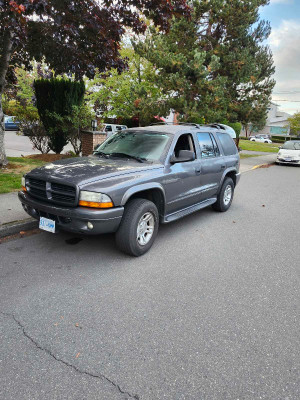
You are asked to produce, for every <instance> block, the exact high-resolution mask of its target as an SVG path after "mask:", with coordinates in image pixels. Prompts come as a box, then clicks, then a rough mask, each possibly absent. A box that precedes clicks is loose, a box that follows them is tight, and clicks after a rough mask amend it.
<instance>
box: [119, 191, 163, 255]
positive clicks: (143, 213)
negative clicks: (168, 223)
mask: <svg viewBox="0 0 300 400" xmlns="http://www.w3.org/2000/svg"><path fill="white" fill-rule="evenodd" d="M158 225H159V217H158V211H157V208H156V205H155V204H154V203H152V202H151V201H149V200H145V199H133V200H131V201H129V203H128V204H126V206H125V211H124V215H123V218H122V221H121V224H120V227H119V229H118V231H117V233H116V242H117V246H118V248H119V249H120V250H121V251H123V252H124V253H127V254H129V255H131V256H135V257H138V256H141V255H143V254H145V253H146V252H147V251H148V250H149V249H150V248H151V246H152V245H153V243H154V240H155V238H156V235H157V231H158Z"/></svg>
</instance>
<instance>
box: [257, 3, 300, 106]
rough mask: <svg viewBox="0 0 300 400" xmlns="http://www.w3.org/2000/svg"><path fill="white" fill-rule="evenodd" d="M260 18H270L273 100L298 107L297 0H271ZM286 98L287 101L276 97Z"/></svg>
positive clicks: (299, 13) (299, 46)
mask: <svg viewBox="0 0 300 400" xmlns="http://www.w3.org/2000/svg"><path fill="white" fill-rule="evenodd" d="M261 18H263V19H266V20H268V21H270V23H271V27H272V33H271V36H270V38H269V44H270V46H271V49H272V52H273V57H274V63H275V67H276V73H275V79H276V82H277V83H276V86H275V88H274V91H273V101H275V102H276V103H277V104H279V105H280V109H281V110H282V111H286V112H288V113H291V114H294V113H295V112H297V111H300V0H271V1H270V5H269V6H266V7H263V8H262V10H261ZM279 100H289V101H279Z"/></svg>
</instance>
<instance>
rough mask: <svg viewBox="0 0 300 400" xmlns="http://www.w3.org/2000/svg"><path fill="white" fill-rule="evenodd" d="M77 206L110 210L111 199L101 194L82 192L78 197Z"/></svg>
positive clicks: (111, 205)
mask: <svg viewBox="0 0 300 400" xmlns="http://www.w3.org/2000/svg"><path fill="white" fill-rule="evenodd" d="M79 205H80V206H83V207H94V208H111V207H113V206H114V205H113V202H112V199H111V198H110V197H109V196H107V195H106V194H103V193H96V192H87V191H85V190H82V191H81V192H80V195H79Z"/></svg>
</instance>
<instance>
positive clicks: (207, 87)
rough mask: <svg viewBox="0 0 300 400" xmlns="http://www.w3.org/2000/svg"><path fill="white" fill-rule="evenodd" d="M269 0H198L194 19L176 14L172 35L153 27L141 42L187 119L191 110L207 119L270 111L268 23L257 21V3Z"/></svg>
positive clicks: (232, 118) (246, 118)
mask: <svg viewBox="0 0 300 400" xmlns="http://www.w3.org/2000/svg"><path fill="white" fill-rule="evenodd" d="M268 2H269V0H253V1H251V2H250V1H248V0H247V1H246V0H231V1H224V0H206V1H199V0H194V1H192V2H191V3H192V6H193V11H192V16H191V19H190V20H186V19H182V18H175V17H174V18H173V19H172V23H171V27H170V32H169V34H168V35H161V34H160V33H159V32H157V31H156V30H155V29H153V28H151V29H150V34H149V35H148V37H147V38H146V40H145V41H143V42H139V43H137V45H136V49H137V51H138V53H139V54H140V55H142V56H144V57H146V58H147V59H148V60H149V61H151V62H152V63H153V64H154V65H155V66H156V67H157V70H158V79H159V83H160V85H161V86H162V88H163V91H164V93H165V94H168V97H169V98H168V103H169V105H170V107H171V108H173V109H174V110H175V111H177V112H179V113H180V114H182V116H183V119H185V120H189V119H190V114H191V113H192V114H193V115H195V114H198V117H199V118H200V117H204V118H205V120H206V121H207V122H220V121H222V120H223V119H227V120H228V121H231V122H235V121H243V122H246V121H249V109H250V108H252V109H254V111H257V112H260V113H261V114H264V113H266V111H267V107H268V104H269V100H270V95H271V92H272V89H273V87H274V84H275V82H274V80H273V79H272V74H273V73H274V66H273V60H272V54H271V52H270V49H269V47H268V46H266V45H265V44H264V43H265V40H266V39H267V38H268V36H269V34H270V26H269V24H268V23H266V22H265V21H260V20H259V7H260V6H263V5H266V4H268ZM252 115H253V113H252Z"/></svg>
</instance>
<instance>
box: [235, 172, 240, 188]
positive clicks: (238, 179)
mask: <svg viewBox="0 0 300 400" xmlns="http://www.w3.org/2000/svg"><path fill="white" fill-rule="evenodd" d="M235 179H236V181H235V186H236V185H237V184H238V183H239V181H240V179H241V173H240V172H239V173H237V174H235Z"/></svg>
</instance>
